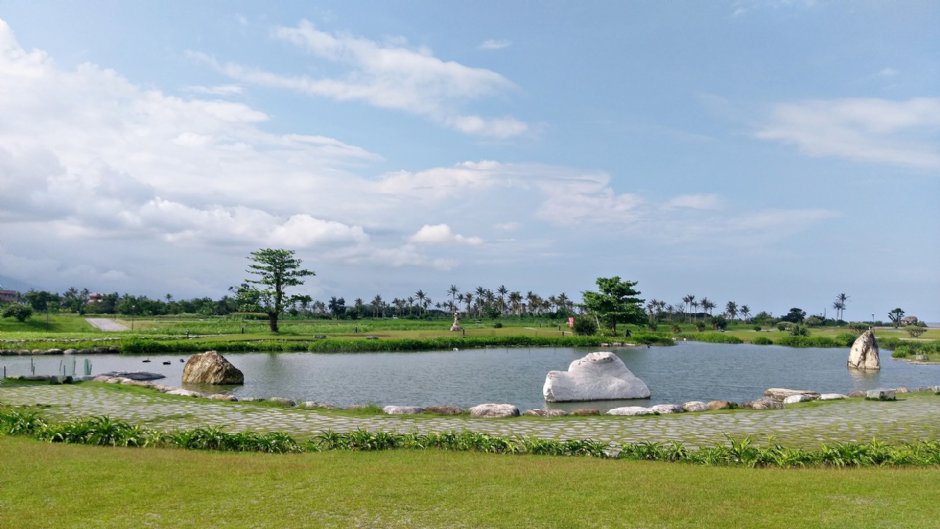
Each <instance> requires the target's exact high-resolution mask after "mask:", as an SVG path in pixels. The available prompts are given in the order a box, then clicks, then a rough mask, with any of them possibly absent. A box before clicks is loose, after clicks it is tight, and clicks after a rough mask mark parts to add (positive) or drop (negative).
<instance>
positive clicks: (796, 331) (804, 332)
mask: <svg viewBox="0 0 940 529" xmlns="http://www.w3.org/2000/svg"><path fill="white" fill-rule="evenodd" d="M790 336H809V329H807V328H806V327H804V326H802V325H800V324H796V325H794V326H793V327H792V328H791V329H790Z"/></svg>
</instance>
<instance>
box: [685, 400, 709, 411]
mask: <svg viewBox="0 0 940 529" xmlns="http://www.w3.org/2000/svg"><path fill="white" fill-rule="evenodd" d="M682 409H683V410H685V411H691V412H695V411H705V410H707V409H708V405H707V404H705V403H704V402H702V401H700V400H693V401H689V402H686V403H685V404H683V405H682Z"/></svg>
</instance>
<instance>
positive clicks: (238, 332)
mask: <svg viewBox="0 0 940 529" xmlns="http://www.w3.org/2000/svg"><path fill="white" fill-rule="evenodd" d="M118 321H119V322H120V323H123V324H124V325H126V326H127V327H128V328H130V329H132V330H128V331H122V332H111V333H105V332H102V331H99V330H97V329H94V328H92V327H91V326H90V325H89V324H88V323H87V322H86V321H85V319H84V317H81V316H78V315H74V314H55V315H45V314H40V315H37V316H36V317H34V318H32V319H31V320H29V321H27V322H25V323H18V322H15V321H12V320H10V319H0V349H20V348H26V349H44V348H45V349H48V348H53V347H59V348H68V347H75V348H82V347H91V346H94V345H101V344H100V343H95V342H93V341H101V340H113V342H114V343H112V344H108V345H114V346H116V347H118V348H119V349H120V350H121V351H122V352H127V353H152V352H177V351H179V352H194V351H200V350H207V349H218V350H219V351H222V352H237V351H303V350H309V351H322V352H328V351H415V350H434V349H451V348H455V347H456V348H460V349H465V348H473V347H484V346H495V347H534V346H569V347H577V346H583V347H589V346H601V345H602V344H603V343H605V342H633V343H648V344H657V345H666V344H669V343H672V340H673V339H674V338H675V339H689V340H700V341H716V342H720V343H734V342H737V343H741V342H743V343H752V342H761V341H763V343H775V344H782V345H791V346H802V347H807V346H810V347H817V346H818V347H833V346H837V347H847V346H848V344H850V343H851V341H852V339H853V336H854V333H853V332H852V330H851V329H848V328H846V327H818V328H812V329H810V336H809V337H807V338H799V337H792V336H789V334H788V333H787V332H786V331H780V330H777V329H776V327H768V328H765V329H761V330H760V331H756V330H754V328H753V326H752V325H745V324H740V323H738V324H733V325H730V326H729V328H728V329H727V330H726V331H725V332H720V333H719V332H715V331H706V332H702V333H700V332H698V331H697V330H696V329H695V327H694V326H693V325H691V324H683V325H680V326H679V327H680V328H679V331H680V332H679V333H678V334H674V333H673V332H672V331H673V329H672V326H671V325H666V324H662V325H660V326H659V329H658V331H656V332H652V331H650V330H649V329H648V328H645V327H636V326H621V327H620V329H622V331H621V332H624V331H627V330H630V331H631V333H632V336H630V337H626V336H624V335H623V334H620V335H619V336H617V337H612V336H600V335H599V336H594V337H576V336H574V335H573V334H572V332H571V331H570V330H569V329H568V328H567V326H566V325H565V322H564V321H562V320H558V319H551V318H547V317H545V318H535V317H526V318H515V317H508V318H501V319H499V320H487V319H482V320H475V319H472V318H470V319H465V320H463V321H461V324H462V326H463V331H462V332H459V333H456V332H451V331H450V323H451V321H450V320H449V319H446V320H445V319H433V320H426V319H392V318H366V319H361V320H321V319H298V318H290V317H285V318H284V319H282V321H281V332H280V333H278V334H272V333H270V332H269V331H268V327H267V322H266V321H263V320H259V319H246V318H244V317H243V316H225V317H199V316H174V317H149V318H133V319H130V318H125V319H118ZM875 332H876V334H877V336H878V338H879V340H880V341H882V342H883V346H884V344H887V346H888V347H887V348H889V349H890V348H894V347H895V346H897V345H898V344H906V347H907V348H908V349H910V348H911V347H915V348H917V350H916V351H915V350H913V349H911V350H908V351H906V352H907V354H915V353H921V354H927V355H929V356H928V358H929V360H930V361H934V362H940V329H929V330H927V331H926V332H925V333H924V334H923V335H922V336H920V337H919V338H911V337H910V336H909V335H908V333H907V332H906V331H905V330H904V329H895V328H892V327H878V328H877V329H876V330H875Z"/></svg>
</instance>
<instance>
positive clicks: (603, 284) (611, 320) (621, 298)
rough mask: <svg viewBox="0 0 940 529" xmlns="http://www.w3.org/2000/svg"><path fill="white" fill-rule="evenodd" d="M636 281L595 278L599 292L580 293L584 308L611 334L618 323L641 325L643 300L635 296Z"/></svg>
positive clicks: (636, 292) (616, 278)
mask: <svg viewBox="0 0 940 529" xmlns="http://www.w3.org/2000/svg"><path fill="white" fill-rule="evenodd" d="M636 285H637V281H621V280H620V277H619V276H614V277H599V278H597V288H598V289H599V292H593V291H590V290H589V291H586V292H582V296H583V298H584V308H585V309H587V310H588V311H589V312H590V313H592V314H593V315H594V318H595V319H596V320H597V321H598V323H599V322H600V321H603V322H604V323H605V324H606V325H607V327H608V328H609V329H610V331H611V332H612V333H613V334H617V324H618V323H643V320H644V319H645V314H644V312H643V302H644V300H643V299H640V298H638V297H636V296H638V295H639V294H640V291H638V290H636V289H634V287H635V286H636Z"/></svg>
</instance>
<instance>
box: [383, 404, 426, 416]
mask: <svg viewBox="0 0 940 529" xmlns="http://www.w3.org/2000/svg"><path fill="white" fill-rule="evenodd" d="M382 412H383V413H385V414H387V415H416V414H418V413H423V412H424V408H421V407H418V406H386V407H384V408H382Z"/></svg>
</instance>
